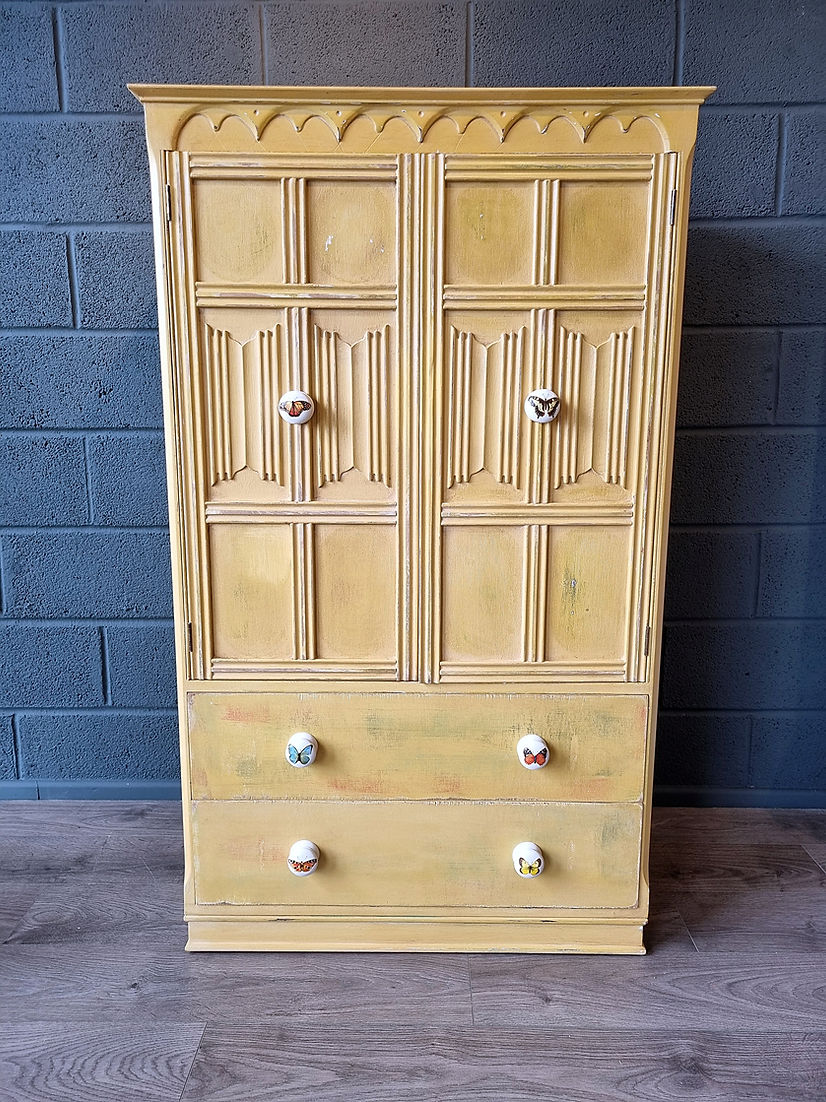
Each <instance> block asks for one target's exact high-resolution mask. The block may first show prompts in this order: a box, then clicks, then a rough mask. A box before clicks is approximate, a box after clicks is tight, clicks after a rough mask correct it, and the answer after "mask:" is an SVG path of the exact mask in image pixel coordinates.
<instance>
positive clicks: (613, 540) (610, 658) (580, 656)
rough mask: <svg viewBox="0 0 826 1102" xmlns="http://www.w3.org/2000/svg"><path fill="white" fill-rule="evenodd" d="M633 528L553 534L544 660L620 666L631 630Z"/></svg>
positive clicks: (556, 531) (554, 531) (567, 530)
mask: <svg viewBox="0 0 826 1102" xmlns="http://www.w3.org/2000/svg"><path fill="white" fill-rule="evenodd" d="M631 534H632V529H631V527H630V526H627V527H626V526H624V525H623V526H619V525H618V526H616V527H607V526H606V527H605V528H599V527H596V526H590V525H583V526H582V527H578V528H576V527H573V526H572V527H570V528H568V527H554V528H552V529H551V532H550V554H549V559H550V563H549V574H548V607H547V639H546V657H547V659H548V660H549V661H551V662H553V661H564V662H581V663H582V665H583V667H584V668H587V666H588V663H589V662H610V663H616V662H622V661H623V660H624V659H625V637H626V633H627V630H628V572H629V568H630V562H631Z"/></svg>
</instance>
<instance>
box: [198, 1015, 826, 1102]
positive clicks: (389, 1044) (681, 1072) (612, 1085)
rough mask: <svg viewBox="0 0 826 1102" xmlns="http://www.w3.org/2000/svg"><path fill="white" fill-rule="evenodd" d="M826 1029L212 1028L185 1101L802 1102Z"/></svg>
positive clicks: (818, 1065) (820, 1080)
mask: <svg viewBox="0 0 826 1102" xmlns="http://www.w3.org/2000/svg"><path fill="white" fill-rule="evenodd" d="M824 1089H826V1033H823V1032H812V1033H801V1034H797V1035H791V1034H787V1033H761V1034H760V1035H751V1034H747V1033H738V1032H734V1031H732V1032H727V1031H726V1032H720V1033H711V1032H705V1031H701V1030H687V1031H685V1032H683V1033H681V1034H680V1036H679V1037H678V1038H675V1037H674V1035H673V1034H671V1033H668V1032H666V1031H663V1030H654V1029H652V1030H646V1031H644V1032H631V1031H623V1030H621V1029H618V1030H615V1031H612V1032H610V1033H599V1032H593V1031H586V1030H577V1029H564V1028H563V1029H559V1030H550V1031H548V1030H537V1029H535V1028H525V1029H519V1030H516V1029H514V1030H510V1031H508V1030H505V1029H497V1028H485V1029H476V1030H467V1029H454V1030H451V1031H450V1032H449V1033H448V1032H445V1031H442V1030H415V1031H410V1030H403V1029H399V1028H395V1027H391V1026H385V1027H379V1028H376V1029H371V1030H370V1031H369V1032H366V1031H359V1030H355V1029H351V1028H345V1029H336V1030H323V1029H319V1028H318V1027H315V1026H310V1027H308V1028H302V1029H301V1030H295V1029H291V1028H287V1029H285V1028H282V1027H279V1026H275V1025H269V1024H267V1025H263V1026H262V1025H261V1024H260V1023H257V1022H243V1023H241V1022H238V1023H234V1024H232V1025H228V1026H208V1027H207V1030H206V1033H205V1035H204V1039H203V1041H202V1043H201V1047H200V1049H199V1052H198V1056H197V1058H196V1060H195V1063H194V1066H193V1068H192V1073H191V1074H190V1077H189V1080H188V1082H187V1086H186V1090H185V1091H184V1094H183V1099H182V1102H271V1100H272V1099H274V1098H278V1099H279V1102H299V1100H302V1099H316V1098H323V1099H325V1102H328V1100H329V1102H336V1100H341V1102H343V1100H345V1099H346V1100H352V1099H358V1102H384V1100H386V1099H389V1098H392V1099H394V1100H395V1099H403V1100H410V1102H413V1100H418V1102H425V1100H427V1102H429V1100H431V1099H436V1098H439V1099H442V1098H444V1099H447V1098H449V1099H451V1102H453V1100H455V1102H471V1100H473V1102H476V1100H477V1099H492V1100H493V1099H495V1100H507V1102H512V1100H513V1102H522V1100H524V1102H529V1100H530V1102H545V1100H547V1099H550V1098H553V1099H560V1100H562V1099H564V1100H565V1102H569V1100H570V1102H573V1100H576V1102H613V1100H617V1102H620V1100H629V1102H630V1100H632V1099H633V1100H639V1099H648V1100H650V1102H658V1100H661V1102H678V1100H680V1099H696V1100H700V1102H703V1100H706V1099H709V1100H710V1099H715V1100H719V1099H725V1100H726V1102H800V1100H801V1099H809V1098H811V1099H814V1098H815V1097H816V1093H815V1092H816V1091H818V1090H824Z"/></svg>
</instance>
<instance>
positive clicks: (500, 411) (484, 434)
mask: <svg viewBox="0 0 826 1102" xmlns="http://www.w3.org/2000/svg"><path fill="white" fill-rule="evenodd" d="M526 335H527V334H526V330H525V328H524V327H523V328H522V329H519V330H518V331H517V332H515V333H503V334H502V336H501V337H500V338H499V340H498V341H494V342H493V343H492V344H484V343H483V342H482V341H480V340H478V339H477V338H476V337H474V335H473V334H472V333H466V332H463V331H461V330H459V329H455V328H453V327H451V330H450V347H449V355H448V364H447V446H446V456H445V471H446V488H447V489H450V487H451V486H453V485H454V484H455V483H457V482H469V481H470V480H471V478H473V476H474V475H475V474H478V473H479V472H480V471H482V470H486V471H488V472H489V473H490V474H492V475H493V477H494V478H495V479H496V481H497V482H503V483H509V484H510V485H511V486H513V487H514V489H519V472H520V438H521V433H520V431H519V419H520V417H521V416H522V406H521V395H522V382H523V378H524V374H525V348H526Z"/></svg>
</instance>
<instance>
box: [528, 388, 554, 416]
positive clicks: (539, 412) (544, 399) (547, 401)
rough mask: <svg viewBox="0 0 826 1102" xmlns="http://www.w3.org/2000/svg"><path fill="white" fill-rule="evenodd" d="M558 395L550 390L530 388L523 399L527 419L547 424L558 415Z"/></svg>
mask: <svg viewBox="0 0 826 1102" xmlns="http://www.w3.org/2000/svg"><path fill="white" fill-rule="evenodd" d="M559 409H560V402H559V395H558V394H554V392H553V391H552V390H532V391H531V392H530V394H529V395H528V397H527V398H526V399H525V413H526V414H527V416H528V419H529V420H531V421H536V423H537V424H538V425H547V424H548V422H549V421H553V420H555V419H556V418H557V417H558V416H559Z"/></svg>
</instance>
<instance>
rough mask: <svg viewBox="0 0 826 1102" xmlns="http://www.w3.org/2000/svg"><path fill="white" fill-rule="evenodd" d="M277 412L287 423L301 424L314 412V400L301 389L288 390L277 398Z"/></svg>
mask: <svg viewBox="0 0 826 1102" xmlns="http://www.w3.org/2000/svg"><path fill="white" fill-rule="evenodd" d="M278 413H279V415H280V417H281V420H282V421H286V422H287V424H288V425H303V424H304V422H305V421H309V420H310V418H311V417H312V415H313V414H314V413H315V402H314V401H313V400H312V398H311V397H310V395H309V394H307V393H305V392H304V391H303V390H288V391H287V392H286V394H282V395H281V397H280V398H279V399H278Z"/></svg>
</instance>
